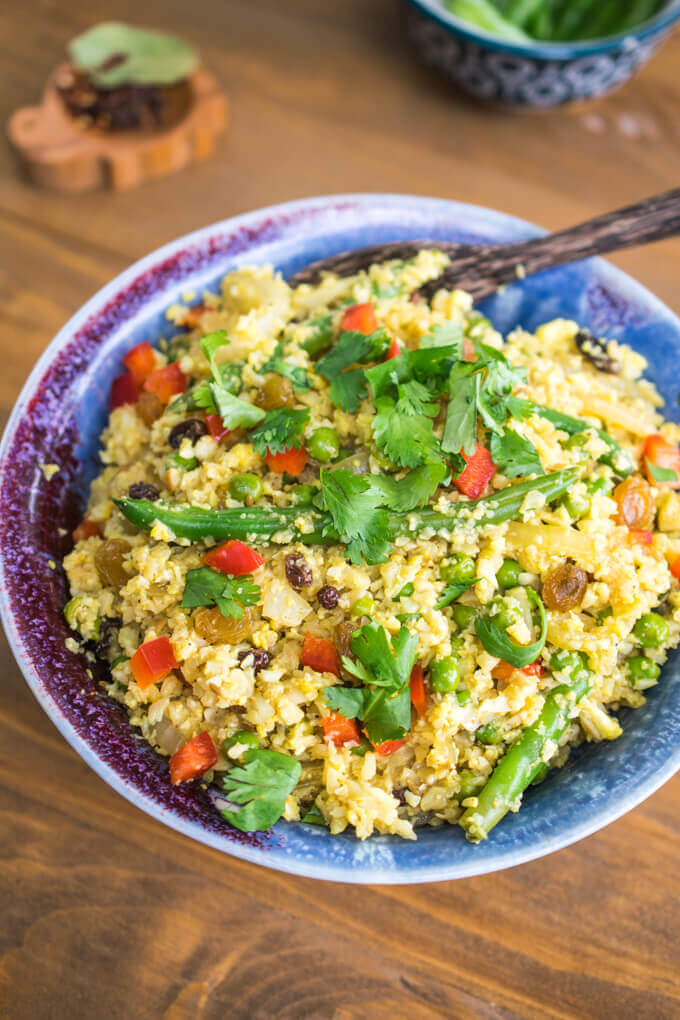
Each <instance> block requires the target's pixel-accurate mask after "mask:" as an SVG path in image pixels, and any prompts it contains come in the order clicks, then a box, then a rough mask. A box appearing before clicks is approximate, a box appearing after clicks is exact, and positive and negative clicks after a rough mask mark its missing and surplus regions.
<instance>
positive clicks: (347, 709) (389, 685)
mask: <svg viewBox="0 0 680 1020" xmlns="http://www.w3.org/2000/svg"><path fill="white" fill-rule="evenodd" d="M417 647H418V639H417V638H416V637H415V635H413V634H411V632H410V631H409V630H408V628H407V627H403V626H402V627H401V628H400V630H399V632H398V634H397V635H396V636H395V637H394V638H392V639H390V638H389V636H388V634H387V631H386V630H385V628H384V627H381V626H380V625H379V624H376V623H367V624H365V626H363V627H361V628H360V630H358V631H357V632H356V633H355V635H354V637H353V638H352V641H351V649H352V652H353V653H354V655H355V657H356V661H355V660H353V659H350V658H349V657H347V656H343V660H342V662H343V666H344V667H345V669H346V670H347V671H348V672H349V673H351V674H352V675H353V676H355V677H356V678H357V679H358V680H360V681H361V682H362V684H363V686H362V687H359V688H357V687H353V688H347V687H339V686H333V687H324V688H323V691H322V693H323V696H324V698H325V700H326V703H327V704H328V705H329V707H330V708H332V709H334V710H335V711H336V712H340V713H341V714H342V715H344V716H345V717H346V718H348V719H361V720H362V723H363V728H364V729H365V730H366V733H367V734H368V737H369V740H370V741H371V743H372V744H374V745H378V744H382V743H383V742H384V741H386V740H399V739H400V738H401V737H403V736H404V735H405V734H406V733H407V732H408V731H409V730H410V728H411V692H410V686H409V680H410V677H411V670H412V669H413V666H414V664H415V661H416V653H417Z"/></svg>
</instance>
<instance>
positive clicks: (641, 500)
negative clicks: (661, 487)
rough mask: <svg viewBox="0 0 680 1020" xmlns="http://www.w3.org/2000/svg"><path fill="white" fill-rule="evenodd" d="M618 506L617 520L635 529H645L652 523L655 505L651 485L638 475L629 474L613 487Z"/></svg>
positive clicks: (650, 526)
mask: <svg viewBox="0 0 680 1020" xmlns="http://www.w3.org/2000/svg"><path fill="white" fill-rule="evenodd" d="M614 499H615V500H616V503H617V505H618V508H619V513H618V522H619V524H625V525H626V527H628V528H631V529H633V530H635V531H646V530H648V529H650V528H652V527H653V525H654V514H655V509H656V508H655V505H654V497H653V496H652V490H651V486H650V485H649V482H646V481H645V480H644V478H642V477H641V476H640V475H631V477H630V478H626V479H625V481H623V482H620V483H619V485H617V486H616V488H615V489H614Z"/></svg>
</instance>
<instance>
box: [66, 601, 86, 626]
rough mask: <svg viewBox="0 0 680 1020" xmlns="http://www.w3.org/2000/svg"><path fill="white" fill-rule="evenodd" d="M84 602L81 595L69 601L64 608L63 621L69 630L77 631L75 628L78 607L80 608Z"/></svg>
mask: <svg viewBox="0 0 680 1020" xmlns="http://www.w3.org/2000/svg"><path fill="white" fill-rule="evenodd" d="M84 601H85V599H84V598H83V597H82V595H76V596H75V597H74V598H72V599H69V600H68V602H67V603H66V605H65V606H64V619H65V620H66V622H67V624H68V625H69V627H70V628H71V630H77V629H78V628H77V626H76V623H77V620H76V616H77V613H78V608H79V606H82V604H83V602H84Z"/></svg>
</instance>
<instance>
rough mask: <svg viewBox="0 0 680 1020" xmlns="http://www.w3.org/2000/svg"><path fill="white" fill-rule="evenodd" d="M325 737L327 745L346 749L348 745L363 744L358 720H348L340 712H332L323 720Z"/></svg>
mask: <svg viewBox="0 0 680 1020" xmlns="http://www.w3.org/2000/svg"><path fill="white" fill-rule="evenodd" d="M321 725H322V726H323V737H324V740H325V741H326V743H327V744H333V745H334V747H344V746H345V745H346V744H353V745H355V746H356V745H358V744H360V743H361V734H360V733H359V726H358V725H357V721H356V719H347V718H346V716H344V715H341V713H340V712H331V713H330V715H327V716H325V717H324V718H323V719H322V720H321Z"/></svg>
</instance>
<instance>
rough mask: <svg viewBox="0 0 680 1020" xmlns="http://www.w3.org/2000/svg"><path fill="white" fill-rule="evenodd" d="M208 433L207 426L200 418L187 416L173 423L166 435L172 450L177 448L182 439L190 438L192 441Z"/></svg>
mask: <svg viewBox="0 0 680 1020" xmlns="http://www.w3.org/2000/svg"><path fill="white" fill-rule="evenodd" d="M207 434H208V426H207V425H206V423H205V422H204V421H201V420H200V418H188V419H187V421H181V422H180V423H179V425H175V427H174V429H172V430H171V432H170V435H169V436H168V442H169V443H170V446H171V447H172V448H173V450H179V448H180V446H181V445H182V440H183V439H190V440H191V442H192V443H194V442H196V440H197V439H200V437H201V436H205V435H207Z"/></svg>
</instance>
